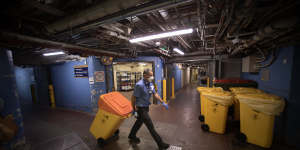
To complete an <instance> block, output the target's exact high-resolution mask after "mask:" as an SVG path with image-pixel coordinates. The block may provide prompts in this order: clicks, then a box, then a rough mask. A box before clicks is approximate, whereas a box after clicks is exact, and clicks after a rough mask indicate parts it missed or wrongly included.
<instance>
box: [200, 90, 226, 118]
mask: <svg viewBox="0 0 300 150" xmlns="http://www.w3.org/2000/svg"><path fill="white" fill-rule="evenodd" d="M197 91H198V92H199V93H200V116H199V120H200V121H201V122H204V120H205V108H206V105H205V104H206V101H205V97H204V96H203V93H205V92H215V91H217V92H220V91H223V89H222V88H221V87H216V88H210V87H198V88H197Z"/></svg>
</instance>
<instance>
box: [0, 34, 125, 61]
mask: <svg viewBox="0 0 300 150" xmlns="http://www.w3.org/2000/svg"><path fill="white" fill-rule="evenodd" d="M0 43H3V44H7V43H14V46H15V44H16V43H17V44H21V45H22V44H25V43H26V44H29V45H32V46H36V47H38V46H40V47H45V48H57V49H62V50H66V51H70V52H76V53H84V54H88V55H95V56H103V55H105V56H116V57H124V56H126V55H125V54H122V53H117V52H110V51H105V50H101V49H94V48H87V47H82V46H78V45H74V44H68V43H63V42H56V41H50V40H44V39H40V38H36V37H31V36H26V35H21V34H17V33H11V32H6V31H0Z"/></svg>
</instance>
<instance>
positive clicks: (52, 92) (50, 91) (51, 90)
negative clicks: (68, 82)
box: [48, 84, 56, 108]
mask: <svg viewBox="0 0 300 150" xmlns="http://www.w3.org/2000/svg"><path fill="white" fill-rule="evenodd" d="M48 88H49V95H50V103H51V107H52V108H55V107H56V105H55V97H54V89H53V85H52V84H50V85H49V86H48Z"/></svg>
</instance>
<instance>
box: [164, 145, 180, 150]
mask: <svg viewBox="0 0 300 150" xmlns="http://www.w3.org/2000/svg"><path fill="white" fill-rule="evenodd" d="M167 150H182V148H181V147H177V146H173V145H172V146H170V147H169V148H168V149H167Z"/></svg>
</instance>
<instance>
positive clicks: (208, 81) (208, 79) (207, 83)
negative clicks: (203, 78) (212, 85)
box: [206, 77, 209, 87]
mask: <svg viewBox="0 0 300 150" xmlns="http://www.w3.org/2000/svg"><path fill="white" fill-rule="evenodd" d="M206 84H207V87H209V77H207V83H206Z"/></svg>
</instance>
